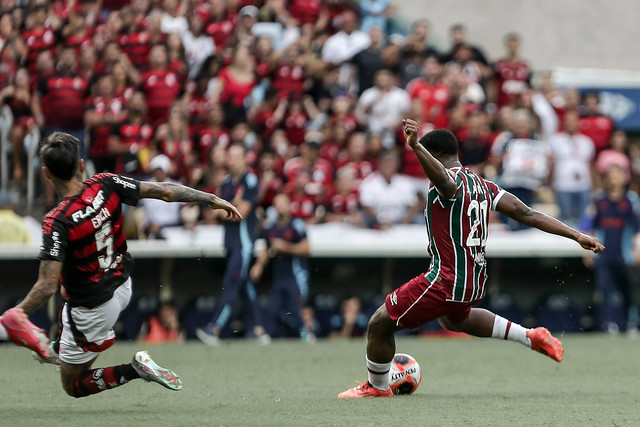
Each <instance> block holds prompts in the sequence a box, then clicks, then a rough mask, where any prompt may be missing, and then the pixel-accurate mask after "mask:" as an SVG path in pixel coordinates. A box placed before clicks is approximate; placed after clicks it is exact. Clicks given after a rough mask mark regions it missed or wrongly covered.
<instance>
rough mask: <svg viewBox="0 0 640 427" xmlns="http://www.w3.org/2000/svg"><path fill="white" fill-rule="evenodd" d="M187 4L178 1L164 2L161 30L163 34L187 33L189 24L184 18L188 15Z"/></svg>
mask: <svg viewBox="0 0 640 427" xmlns="http://www.w3.org/2000/svg"><path fill="white" fill-rule="evenodd" d="M186 6H187V4H186V3H185V2H178V0H163V1H162V9H163V10H164V11H163V13H162V20H161V28H162V32H163V33H178V34H180V33H183V32H185V31H187V28H188V23H187V19H186V18H185V17H184V14H185V13H186Z"/></svg>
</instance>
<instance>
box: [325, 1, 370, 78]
mask: <svg viewBox="0 0 640 427" xmlns="http://www.w3.org/2000/svg"><path fill="white" fill-rule="evenodd" d="M340 18H341V19H340V31H338V32H337V33H335V34H334V35H332V36H331V37H329V38H328V39H327V41H325V43H324V45H323V46H322V60H323V61H325V62H328V63H330V64H333V65H337V66H342V65H343V64H345V65H344V66H342V67H341V68H340V80H339V81H340V83H341V84H342V85H347V82H348V80H349V77H350V69H349V67H348V66H347V65H346V63H347V62H349V61H351V59H352V58H353V57H354V56H355V55H356V54H357V53H358V52H360V51H362V50H364V49H366V48H367V47H369V45H370V44H371V39H370V38H369V34H367V33H365V32H363V31H360V30H358V16H357V15H356V14H355V12H353V11H351V10H346V11H345V12H343V13H342V15H341V17H340Z"/></svg>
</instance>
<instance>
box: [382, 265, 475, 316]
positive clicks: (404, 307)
mask: <svg viewBox="0 0 640 427" xmlns="http://www.w3.org/2000/svg"><path fill="white" fill-rule="evenodd" d="M447 298H448V294H447V292H446V290H445V289H444V287H443V286H442V285H441V284H440V283H438V282H436V283H433V284H432V283H429V282H428V281H427V279H425V277H424V274H422V275H420V276H418V277H415V278H413V279H411V280H409V281H408V282H407V283H405V284H404V285H402V286H400V287H399V288H398V289H396V290H395V291H393V292H391V293H390V294H389V295H387V298H386V299H385V302H384V305H385V307H386V308H387V313H389V317H391V319H393V320H395V321H396V325H398V326H400V327H402V328H407V329H414V328H417V327H418V326H421V325H424V324H425V323H427V322H430V321H432V320H434V319H437V318H439V317H443V316H444V317H447V318H448V319H449V320H450V321H451V323H454V324H456V323H460V322H462V321H464V320H465V319H466V318H467V317H468V316H469V312H470V311H471V307H472V306H473V305H475V304H476V302H477V301H473V302H453V301H447Z"/></svg>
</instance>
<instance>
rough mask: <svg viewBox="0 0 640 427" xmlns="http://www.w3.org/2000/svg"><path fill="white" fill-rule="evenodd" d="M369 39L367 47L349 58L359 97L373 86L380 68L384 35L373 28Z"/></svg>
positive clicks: (378, 29) (379, 30) (376, 28)
mask: <svg viewBox="0 0 640 427" xmlns="http://www.w3.org/2000/svg"><path fill="white" fill-rule="evenodd" d="M376 1H377V0H376ZM369 38H370V39H371V43H370V44H369V46H368V47H367V48H366V49H363V50H361V51H360V52H358V53H356V54H355V55H354V56H353V58H351V63H352V64H353V65H354V66H355V69H356V70H355V73H356V79H357V80H356V81H357V84H358V86H357V88H358V94H359V95H362V93H363V92H364V91H365V90H367V89H369V88H370V87H372V86H373V85H374V80H375V79H374V78H375V75H376V72H378V70H379V69H380V68H382V49H383V48H384V33H383V31H382V30H381V29H380V27H377V26H374V27H371V29H370V30H369Z"/></svg>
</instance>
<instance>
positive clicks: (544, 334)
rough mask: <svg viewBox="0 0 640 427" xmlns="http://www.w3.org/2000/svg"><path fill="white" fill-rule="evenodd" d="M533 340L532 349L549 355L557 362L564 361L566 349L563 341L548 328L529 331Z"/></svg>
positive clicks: (528, 334)
mask: <svg viewBox="0 0 640 427" xmlns="http://www.w3.org/2000/svg"><path fill="white" fill-rule="evenodd" d="M527 337H529V339H530V340H531V349H532V350H535V351H537V352H538V353H542V354H544V355H547V356H549V357H550V358H552V359H553V360H555V361H556V362H562V358H563V357H564V350H563V349H562V343H561V342H560V341H558V339H556V338H554V337H553V335H551V332H549V331H548V330H547V328H535V329H531V330H529V331H527Z"/></svg>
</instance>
